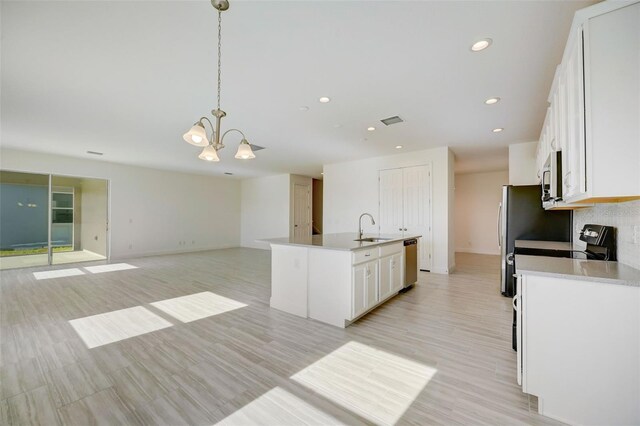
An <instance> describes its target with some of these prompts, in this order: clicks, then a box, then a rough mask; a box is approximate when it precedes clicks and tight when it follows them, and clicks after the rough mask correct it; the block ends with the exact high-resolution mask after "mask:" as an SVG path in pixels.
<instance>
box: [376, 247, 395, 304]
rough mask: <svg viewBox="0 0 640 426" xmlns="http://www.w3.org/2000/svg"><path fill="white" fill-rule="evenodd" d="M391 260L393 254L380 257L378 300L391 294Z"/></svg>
mask: <svg viewBox="0 0 640 426" xmlns="http://www.w3.org/2000/svg"><path fill="white" fill-rule="evenodd" d="M392 262H393V256H386V257H383V258H382V259H380V262H379V263H380V285H379V286H378V293H379V294H380V300H383V299H385V298H386V297H387V296H389V294H391V290H392V285H393V275H392V268H391V266H392Z"/></svg>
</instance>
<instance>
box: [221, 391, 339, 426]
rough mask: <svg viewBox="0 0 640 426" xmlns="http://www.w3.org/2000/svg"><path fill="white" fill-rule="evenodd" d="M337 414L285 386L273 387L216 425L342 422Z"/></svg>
mask: <svg viewBox="0 0 640 426" xmlns="http://www.w3.org/2000/svg"><path fill="white" fill-rule="evenodd" d="M342 424H344V423H342V422H340V421H339V420H337V419H336V418H334V417H332V416H330V415H329V414H327V413H325V412H324V411H322V410H320V409H318V408H316V407H314V406H313V405H311V404H309V403H308V402H305V401H304V400H302V399H301V398H299V397H297V396H295V395H294V394H292V393H290V392H287V391H286V390H284V389H282V388H280V387H275V388H273V389H271V390H270V391H268V392H267V393H265V394H263V395H261V396H259V397H258V398H256V399H254V400H253V401H251V402H250V403H249V404H247V405H245V406H244V407H242V408H241V409H239V410H237V411H235V412H234V413H233V414H231V415H229V416H228V417H226V418H224V419H223V420H222V421H220V422H219V423H217V425H228V426H237V425H243V426H250V425H256V426H257V425H278V426H286V425H292V426H298V425H342Z"/></svg>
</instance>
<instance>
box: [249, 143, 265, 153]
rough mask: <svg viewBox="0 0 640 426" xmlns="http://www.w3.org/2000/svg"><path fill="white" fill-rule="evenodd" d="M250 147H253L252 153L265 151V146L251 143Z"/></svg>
mask: <svg viewBox="0 0 640 426" xmlns="http://www.w3.org/2000/svg"><path fill="white" fill-rule="evenodd" d="M249 145H251V150H252V151H260V150H261V149H264V146H259V145H254V144H252V143H250V144H249Z"/></svg>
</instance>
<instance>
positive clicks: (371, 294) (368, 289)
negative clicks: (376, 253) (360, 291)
mask: <svg viewBox="0 0 640 426" xmlns="http://www.w3.org/2000/svg"><path fill="white" fill-rule="evenodd" d="M365 265H366V286H365V293H366V306H365V309H369V308H371V307H372V306H373V305H375V304H376V303H378V300H380V299H379V297H378V282H379V280H378V261H377V260H376V261H373V262H368V263H366V264H365Z"/></svg>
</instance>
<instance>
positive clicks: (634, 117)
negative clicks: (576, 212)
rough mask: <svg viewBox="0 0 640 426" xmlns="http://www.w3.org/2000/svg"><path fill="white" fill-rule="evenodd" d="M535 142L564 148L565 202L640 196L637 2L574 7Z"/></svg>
mask: <svg viewBox="0 0 640 426" xmlns="http://www.w3.org/2000/svg"><path fill="white" fill-rule="evenodd" d="M548 100H549V103H550V108H549V111H548V113H547V118H546V119H545V123H544V125H543V129H542V132H541V136H540V142H539V147H538V174H539V176H542V172H543V168H544V164H545V162H546V159H547V157H548V155H549V153H550V152H552V151H556V150H560V151H562V162H561V163H562V172H561V174H560V176H561V179H562V199H563V200H564V202H565V203H567V204H564V205H565V206H569V207H570V206H572V205H573V206H576V207H577V206H579V205H580V204H579V203H585V202H590V203H594V202H615V201H626V200H633V199H640V2H638V1H626V2H625V1H616V2H611V1H605V2H602V3H598V4H596V5H594V6H591V7H588V8H586V9H582V10H580V11H578V12H577V13H576V15H575V18H574V21H573V24H572V28H571V33H570V36H569V40H568V42H567V45H566V48H565V52H564V56H563V60H562V64H561V65H560V66H559V67H558V70H557V71H556V76H555V78H554V82H553V85H552V89H551V93H550V94H549V98H548Z"/></svg>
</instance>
